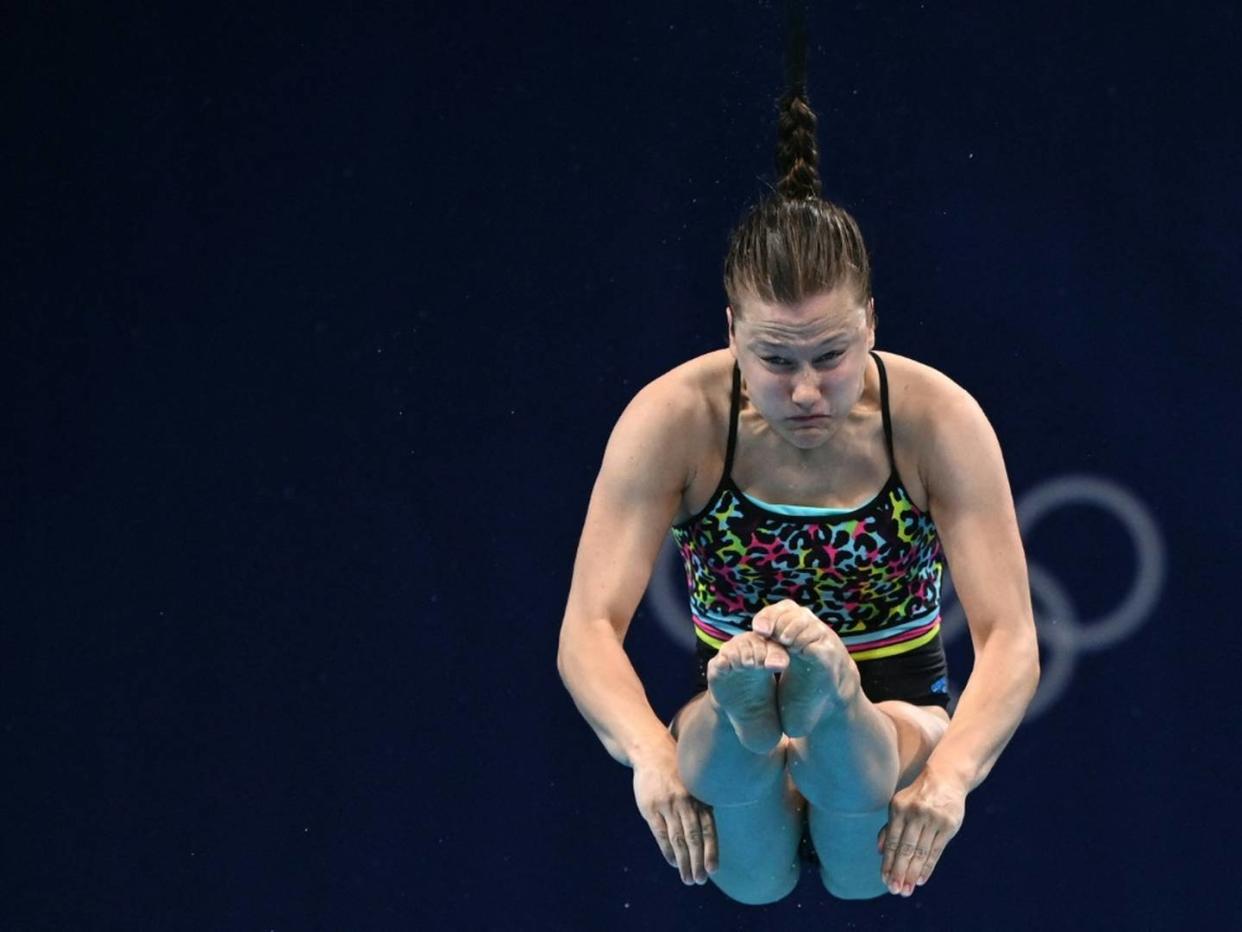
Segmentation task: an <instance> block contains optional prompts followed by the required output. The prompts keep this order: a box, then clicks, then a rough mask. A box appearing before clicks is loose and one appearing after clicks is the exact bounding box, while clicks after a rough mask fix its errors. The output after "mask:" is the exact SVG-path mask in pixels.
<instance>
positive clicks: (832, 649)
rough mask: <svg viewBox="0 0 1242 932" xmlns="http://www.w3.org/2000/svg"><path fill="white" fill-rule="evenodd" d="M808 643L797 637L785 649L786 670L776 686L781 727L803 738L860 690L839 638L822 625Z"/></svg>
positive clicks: (788, 732) (857, 678)
mask: <svg viewBox="0 0 1242 932" xmlns="http://www.w3.org/2000/svg"><path fill="white" fill-rule="evenodd" d="M816 623H817V624H818V626H819V628H820V629H822V630H819V631H816V632H815V634H814V635H813V637H812V639H811V640H809V641H808V640H807V638H806V636H800V637H798V638H797V639H796V642H795V643H794V644H792V645H791V646H790V647H789V648H788V652H789V669H787V670H786V671H785V672H784V673H783V674H781V678H780V683H779V684H778V686H777V708H778V709H779V711H780V717H781V727H782V728H783V729H784V731H785V734H787V735H789V737H791V738H804V737H806V736H807V735H809V734H810V733H811V731H812V730H813V729H814V728H815V726H816V725H817V724H818V723H819V721H820V720H821V719H822V718H823V717H824V716H826V715H832V714H833V713H834V712H836V711H837V710H838V709H840V708H842V707H844V706H845V705H846V704H847V703H848V702H849V701H850V699H851V698H853V696H854V695H856V694H857V692H858V690H859V689H860V687H861V681H860V679H859V676H858V667H857V665H856V664H855V663H854V661H853V659H852V658H851V657H850V652H849V650H848V649H847V648H846V646H845V644H844V643H843V642H842V640H841V638H840V637H839V636H838V635H837V633H836V632H835V631H833V630H832V629H831V628H830V627H828V625H826V624H824V623H823V622H822V621H817V622H816Z"/></svg>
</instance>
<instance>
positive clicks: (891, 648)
mask: <svg viewBox="0 0 1242 932" xmlns="http://www.w3.org/2000/svg"><path fill="white" fill-rule="evenodd" d="M939 632H940V624H939V623H937V624H936V626H935V627H934V628H932V629H931V630H930V631H928V632H927V633H926V634H921V635H919V636H918V637H916V638H915V639H914V640H912V641H902V642H901V643H900V644H889V645H887V646H885V647H877V648H875V649H874V650H863V651H859V652H858V653H857V654H850V656H851V657H853V658H854V660H856V661H858V660H879V659H880V658H881V657H893V656H895V655H897V654H904V653H906V652H907V651H912V650H914V649H915V648H916V647H922V646H923V645H924V644H926V643H927V642H928V641H930V640H931V639H932V638H934V637H935V636H936V635H937V634H938V633H939Z"/></svg>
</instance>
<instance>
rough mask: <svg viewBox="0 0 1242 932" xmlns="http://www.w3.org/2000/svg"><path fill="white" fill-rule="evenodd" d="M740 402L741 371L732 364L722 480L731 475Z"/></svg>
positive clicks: (734, 363)
mask: <svg viewBox="0 0 1242 932" xmlns="http://www.w3.org/2000/svg"><path fill="white" fill-rule="evenodd" d="M741 401H742V370H741V369H739V368H738V365H737V361H736V360H734V362H733V399H732V401H730V402H729V446H728V447H727V449H726V450H725V465H724V479H723V480H722V481H727V480H728V478H729V477H730V476H731V475H733V449H734V447H736V446H737V414H738V410H739V409H740V408H741Z"/></svg>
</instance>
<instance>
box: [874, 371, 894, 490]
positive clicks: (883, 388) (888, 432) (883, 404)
mask: <svg viewBox="0 0 1242 932" xmlns="http://www.w3.org/2000/svg"><path fill="white" fill-rule="evenodd" d="M871 358H872V359H874V360H875V365H876V368H877V369H879V370H880V411H881V413H882V414H883V417H884V442H885V444H887V446H888V461H889V463H890V464H892V467H893V469H896V468H897V457H896V456H895V455H893V418H892V415H890V414H889V413H888V373H887V372H885V371H884V362H883V360H881V359H880V356H879V354H878V353H876V351H875V350H872V351H871Z"/></svg>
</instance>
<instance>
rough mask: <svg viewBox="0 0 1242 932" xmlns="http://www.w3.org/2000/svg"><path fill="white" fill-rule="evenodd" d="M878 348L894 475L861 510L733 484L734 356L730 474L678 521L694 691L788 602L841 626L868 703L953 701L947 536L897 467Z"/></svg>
mask: <svg viewBox="0 0 1242 932" xmlns="http://www.w3.org/2000/svg"><path fill="white" fill-rule="evenodd" d="M871 356H872V358H873V359H875V361H876V366H877V367H878V368H879V373H880V407H881V409H882V412H883V419H884V438H885V443H886V446H887V448H888V457H889V462H890V463H891V464H892V472H891V473H890V474H889V477H888V481H887V482H886V483H885V484H884V488H882V489H881V490H880V491H879V493H878V494H877V495H876V496H875V498H873V499H872V500H871V501H869V502H867V504H865V505H863V506H862V507H860V508H854V509H845V508H810V507H806V506H802V505H774V504H770V503H768V502H762V501H759V500H758V499H756V498H753V497H751V496H748V495H746V494H744V493H743V492H742V491H741V490H740V489H739V488H738V487H737V486H736V485H735V484H734V483H733V476H732V470H733V451H734V447H735V445H736V442H737V418H738V410H739V407H740V398H741V373H740V371H739V370H738V367H737V364H736V363H734V366H733V399H732V405H731V407H730V412H729V443H728V449H727V451H726V453H725V467H724V475H723V476H722V477H721V480H720V484H719V486H718V487H717V488H716V492H715V493H714V494H713V496H712V498H711V500H710V501H709V502H708V504H707V506H706V507H705V508H704V509H703V510H702V511H700V512H699V513H698V514H696V515H694V516H693V517H691V518H689V519H688V520H686V521H684V522H682V523H681V524H677V525H674V527H673V529H672V534H673V539H674V541H676V543H677V546H678V548H679V549H680V551H681V556H682V560H683V562H684V564H685V571H686V582H687V584H688V586H689V590H690V614H691V616H692V617H693V619H694V630H695V634H696V635H697V636H698V638H697V642H696V643H697V655H698V681H697V686H698V689H699V690H703V689H706V688H707V663H708V661H709V660H711V658H712V657H714V656H715V655H716V652H717V651H718V650H719V649H720V646H721V645H722V644H723V643H724V642H725V641H727V640H729V639H730V638H731V637H733V636H734V635H735V634H740V633H742V632H743V631H749V630H750V621H751V618H752V617H753V616H754V615H755V613H756V612H758V611H759V610H760V609H761V608H763V607H764V606H765V605H769V604H771V603H774V602H779V601H781V600H782V599H793V600H794V601H795V602H797V603H798V604H799V605H805V606H806V607H807V608H809V609H811V611H813V612H814V613H815V614H816V615H817V616H818V617H819V618H821V619H822V620H823V621H824V622H826V623H827V624H829V625H830V626H831V627H832V629H833V630H834V631H835V632H836V633H837V634H838V635H840V637H841V640H842V641H844V642H845V646H846V647H847V648H848V649H849V652H850V656H851V657H853V658H854V660H855V662H856V663H857V664H858V670H859V673H860V674H861V676H862V687H863V692H864V693H865V694H866V696H867V697H868V698H869V699H871V700H872V701H873V702H878V701H881V700H884V699H904V700H906V701H907V702H912V703H915V704H917V705H939V706H941V707H942V708H947V707H948V704H949V691H948V683H947V680H946V674H947V666H946V663H945V654H944V645H943V643H942V641H941V637H940V579H941V576H942V574H943V572H944V558H943V555H942V552H941V548H940V538H939V536H938V535H937V533H936V525H935V524H934V523H933V522H932V518H931V515H930V514H928V513H926V512H924V511H920V510H919V508H918V507H917V506H916V505H915V504H914V502H912V501H911V500H910V496H909V494H908V493H907V492H906V489H905V486H904V485H902V482H901V477H900V476H899V475H898V474H897V462H896V460H895V459H894V457H893V428H892V421H891V419H890V416H889V408H888V377H887V374H886V373H885V371H884V363H883V362H881V361H880V357H879V356H878V355H876V354H875V353H874V352H873V353H872V354H871Z"/></svg>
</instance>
